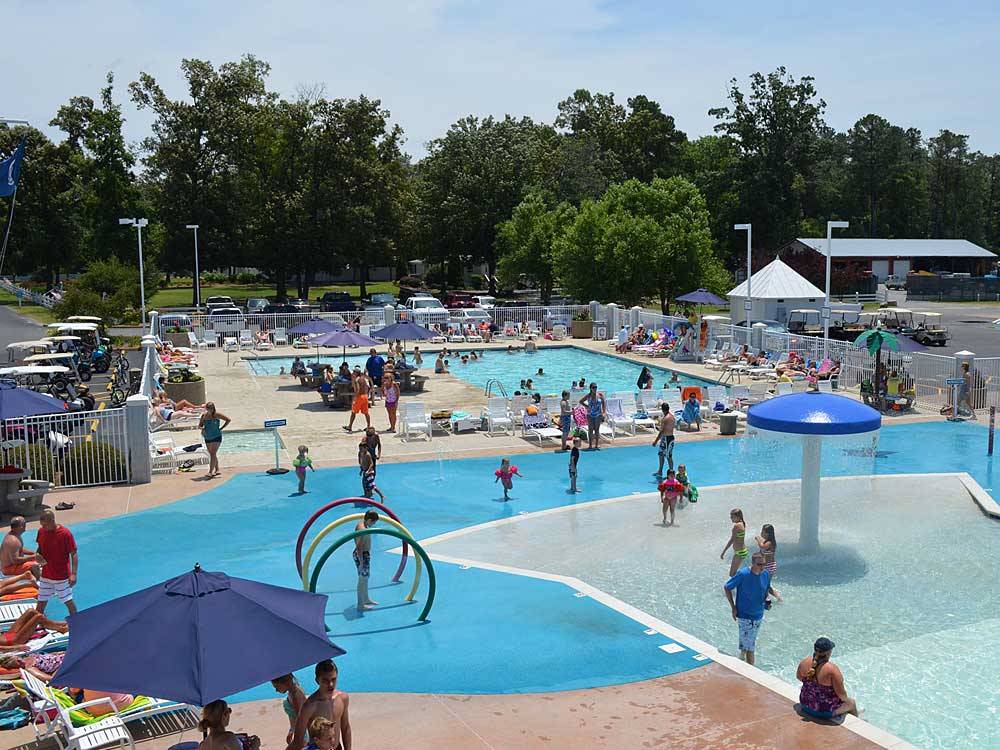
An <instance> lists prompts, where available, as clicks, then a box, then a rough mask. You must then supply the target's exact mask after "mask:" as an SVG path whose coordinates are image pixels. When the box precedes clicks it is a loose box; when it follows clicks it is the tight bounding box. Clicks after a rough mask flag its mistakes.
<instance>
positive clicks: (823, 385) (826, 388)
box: [816, 379, 833, 393]
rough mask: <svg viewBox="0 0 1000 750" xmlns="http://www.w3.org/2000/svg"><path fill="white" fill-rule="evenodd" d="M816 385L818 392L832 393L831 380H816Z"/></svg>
mask: <svg viewBox="0 0 1000 750" xmlns="http://www.w3.org/2000/svg"><path fill="white" fill-rule="evenodd" d="M816 387H817V388H818V389H819V392H820V393H833V381H832V380H830V379H827V380H817V381H816Z"/></svg>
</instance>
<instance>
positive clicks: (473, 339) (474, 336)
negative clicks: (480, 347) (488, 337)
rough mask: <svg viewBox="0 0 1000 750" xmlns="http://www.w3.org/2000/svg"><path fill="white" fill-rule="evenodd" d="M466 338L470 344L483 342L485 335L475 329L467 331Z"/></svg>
mask: <svg viewBox="0 0 1000 750" xmlns="http://www.w3.org/2000/svg"><path fill="white" fill-rule="evenodd" d="M465 340H466V341H467V342H468V343H470V344H481V343H483V337H482V336H480V335H479V332H478V331H473V332H472V333H466V334H465Z"/></svg>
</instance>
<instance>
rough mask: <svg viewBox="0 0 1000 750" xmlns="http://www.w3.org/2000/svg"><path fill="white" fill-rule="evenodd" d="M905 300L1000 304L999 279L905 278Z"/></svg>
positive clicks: (914, 276) (962, 277) (978, 277)
mask: <svg viewBox="0 0 1000 750" xmlns="http://www.w3.org/2000/svg"><path fill="white" fill-rule="evenodd" d="M906 298H907V299H910V300H914V299H916V300H932V301H938V302H948V301H952V302H970V301H972V302H1000V279H993V278H985V277H983V276H975V277H965V276H917V275H911V276H907V278H906Z"/></svg>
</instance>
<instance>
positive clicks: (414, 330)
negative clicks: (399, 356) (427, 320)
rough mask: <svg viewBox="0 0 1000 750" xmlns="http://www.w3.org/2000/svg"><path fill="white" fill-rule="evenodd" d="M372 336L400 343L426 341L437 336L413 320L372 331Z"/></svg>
mask: <svg viewBox="0 0 1000 750" xmlns="http://www.w3.org/2000/svg"><path fill="white" fill-rule="evenodd" d="M372 335H373V336H378V337H379V338H380V339H382V340H383V341H392V340H393V339H399V340H400V341H425V340H426V339H432V338H434V335H435V334H434V332H433V331H431V330H429V329H427V328H424V327H423V326H420V325H417V324H416V323H414V322H413V321H412V320H404V321H403V322H402V323H393V324H392V325H390V326H386V327H385V328H380V329H379V330H377V331H372ZM403 353H404V354H405V353H406V345H405V344H404V345H403Z"/></svg>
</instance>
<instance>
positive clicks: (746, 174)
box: [709, 67, 826, 247]
mask: <svg viewBox="0 0 1000 750" xmlns="http://www.w3.org/2000/svg"><path fill="white" fill-rule="evenodd" d="M729 102H730V104H729V106H728V107H717V108H714V109H710V110H709V114H710V115H712V116H714V117H716V118H717V119H718V120H719V121H720V122H719V124H718V125H716V126H715V129H716V131H717V132H719V133H723V134H725V135H727V136H729V137H730V138H732V139H733V141H734V142H735V144H736V147H737V149H738V153H739V165H738V167H737V184H738V186H739V187H738V191H739V205H738V208H737V211H738V213H739V215H740V216H742V217H743V218H742V221H744V222H752V223H753V225H754V228H755V230H756V231H754V233H753V234H754V241H755V243H756V244H757V245H758V246H760V247H776V246H778V245H780V244H782V243H784V242H787V241H788V240H789V239H792V238H793V237H794V236H795V234H796V232H797V229H798V227H799V223H800V221H801V220H802V218H803V216H804V214H803V203H804V200H805V197H806V190H807V185H808V184H809V182H810V181H811V179H812V171H813V169H814V165H815V158H816V153H815V151H816V146H817V141H818V139H819V131H820V127H821V125H822V119H821V118H822V115H823V110H824V109H825V107H826V103H825V102H824V101H823V100H822V99H819V98H818V97H817V94H816V89H815V87H814V86H813V79H812V78H811V77H809V76H805V77H803V78H800V79H799V80H795V79H794V78H793V77H791V76H789V75H788V73H787V72H786V70H785V69H784V68H783V67H782V68H778V69H777V70H776V71H774V72H773V73H769V74H767V75H766V76H765V75H763V74H762V73H754V74H753V75H752V76H751V77H750V90H749V92H748V93H747V94H744V92H743V91H742V90H741V89H740V87H739V84H738V82H737V81H736V79H735V78H734V79H733V80H732V81H731V82H730V87H729Z"/></svg>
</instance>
